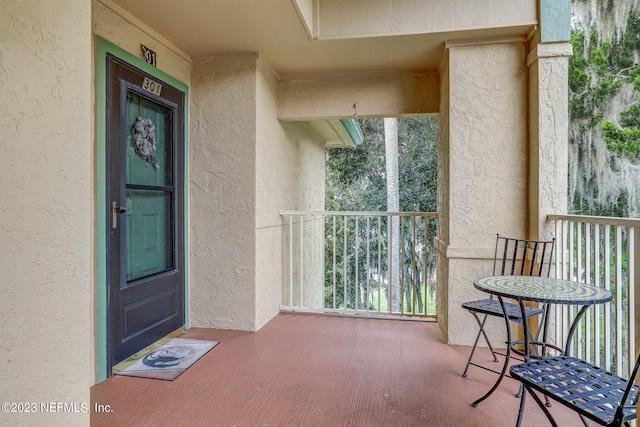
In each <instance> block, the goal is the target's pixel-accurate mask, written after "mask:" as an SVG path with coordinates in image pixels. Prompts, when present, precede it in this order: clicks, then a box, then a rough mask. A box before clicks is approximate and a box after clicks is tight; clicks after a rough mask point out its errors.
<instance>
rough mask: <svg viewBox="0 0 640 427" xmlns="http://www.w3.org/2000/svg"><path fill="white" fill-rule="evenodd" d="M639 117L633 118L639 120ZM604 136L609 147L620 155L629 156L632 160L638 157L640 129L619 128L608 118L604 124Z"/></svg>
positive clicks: (639, 151)
mask: <svg viewBox="0 0 640 427" xmlns="http://www.w3.org/2000/svg"><path fill="white" fill-rule="evenodd" d="M638 119H639V117H634V118H633V119H632V120H633V121H637V120H638ZM602 137H603V138H604V141H605V144H606V145H607V149H608V150H609V151H611V152H613V153H615V154H617V155H618V156H624V157H628V158H630V159H632V160H635V159H637V158H638V154H639V153H640V129H638V128H637V127H635V128H633V129H624V128H619V127H617V126H616V125H614V124H613V123H611V122H610V121H608V120H605V121H604V123H603V124H602Z"/></svg>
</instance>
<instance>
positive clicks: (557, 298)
mask: <svg viewBox="0 0 640 427" xmlns="http://www.w3.org/2000/svg"><path fill="white" fill-rule="evenodd" d="M474 286H475V287H476V288H478V289H480V290H481V291H485V292H489V293H491V294H494V295H499V296H502V297H507V298H515V299H521V300H524V301H536V302H546V303H553V304H575V305H585V304H601V303H605V302H608V301H611V299H612V298H613V296H612V294H611V292H610V291H608V290H607V289H604V288H599V287H597V286H593V285H587V284H586V283H580V282H573V281H570V280H560V279H553V278H547V277H534V276H490V277H483V278H481V279H476V280H475V281H474Z"/></svg>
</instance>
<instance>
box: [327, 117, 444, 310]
mask: <svg viewBox="0 0 640 427" xmlns="http://www.w3.org/2000/svg"><path fill="white" fill-rule="evenodd" d="M358 122H359V125H360V127H361V129H362V133H363V135H364V142H363V143H362V144H361V145H359V146H357V147H354V148H350V149H343V148H334V149H328V150H327V155H326V182H325V191H326V195H325V196H326V197H325V203H326V205H325V209H326V210H329V211H400V212H435V211H436V200H437V197H436V189H437V152H438V118H437V117H420V118H401V119H398V120H397V129H398V130H397V133H398V144H397V150H398V156H397V159H398V168H397V169H398V183H399V186H398V195H399V196H398V206H399V209H398V208H396V209H392V208H391V207H390V206H389V205H388V202H387V171H386V161H385V129H384V120H383V119H362V120H359V121H358ZM343 222H344V221H343V219H342V218H340V217H339V218H337V220H336V226H337V228H338V232H337V237H336V242H335V243H336V244H337V247H343V246H342V245H344V239H343V238H341V237H340V236H342V235H343V232H344V231H345V229H346V230H347V234H348V235H352V234H351V233H353V232H354V230H355V223H349V224H344V223H343ZM332 226H333V225H332V224H327V228H326V230H327V233H326V242H327V245H326V246H325V248H326V256H325V257H326V259H327V260H331V264H333V256H334V255H335V256H336V264H337V265H338V267H337V268H336V271H335V273H336V281H337V286H336V288H337V290H336V292H337V295H336V298H337V299H338V300H339V301H340V302H341V303H342V304H344V305H345V306H346V307H355V306H356V304H357V306H358V307H363V306H364V304H365V303H366V302H365V301H367V299H366V297H367V295H366V293H364V292H361V291H360V289H357V288H356V289H351V288H349V287H348V286H347V287H346V293H347V295H342V294H343V293H344V290H345V286H343V285H344V283H345V280H347V279H348V278H353V277H355V275H356V274H355V269H356V268H357V269H358V277H359V278H361V279H363V278H366V277H368V276H367V275H369V274H371V271H367V267H366V263H364V262H361V263H360V264H359V265H357V266H356V263H355V262H354V260H353V259H347V260H343V259H342V258H343V251H339V253H337V254H333V253H331V251H332V248H333V243H334V242H333V233H332V232H330V230H331V229H332ZM404 226H405V230H406V231H410V227H413V225H412V224H405V225H404ZM375 227H377V225H376V226H375ZM416 228H417V229H418V230H419V231H418V236H417V241H416V242H415V248H414V247H409V246H407V245H409V243H407V242H404V243H405V248H404V253H405V260H404V262H395V261H394V262H393V263H392V264H395V265H397V266H398V265H404V266H405V271H404V277H405V283H411V281H412V280H413V278H414V275H415V276H419V278H418V279H417V280H416V282H417V283H419V284H420V285H421V284H422V283H424V282H425V276H424V274H425V269H426V268H425V267H424V266H420V267H415V266H412V264H411V262H410V261H409V262H407V260H408V259H410V257H411V253H412V251H414V250H415V251H422V252H421V253H420V254H419V256H418V258H419V259H420V262H421V263H422V264H424V261H423V260H424V257H425V254H424V252H423V248H424V244H425V241H424V235H425V230H424V229H425V228H427V229H428V233H429V234H428V235H430V236H434V235H435V228H436V224H435V221H430V222H429V223H428V224H418V225H417V227H416ZM400 233H402V229H401V231H400ZM387 235H388V232H387V224H386V223H382V224H381V229H380V230H378V229H377V228H376V229H375V232H371V233H370V234H369V236H368V237H369V238H370V240H371V242H372V244H371V256H372V257H373V258H375V259H376V260H377V257H378V253H377V248H378V244H379V246H380V247H381V251H382V253H383V254H386V253H387V252H388V249H389V248H388V244H389V242H388V241H387ZM394 235H395V236H396V237H397V236H399V233H398V232H395V234H394ZM378 236H382V237H381V238H379V237H378ZM366 238H367V236H366V235H365V234H364V233H363V231H362V227H361V229H360V238H359V241H360V245H361V247H360V249H359V253H361V254H362V253H365V248H364V247H363V246H362V245H363V242H365V241H366ZM426 243H428V244H429V245H432V243H433V242H432V241H429V242H426ZM347 246H348V250H347V251H346V252H347V253H349V254H353V253H355V239H354V240H349V241H348V242H347ZM385 256H386V255H385ZM381 261H382V265H381V266H380V269H381V271H380V273H381V274H383V275H386V274H387V270H388V261H389V260H388V258H386V259H385V258H382V260H381ZM434 264H435V251H434V250H432V249H429V251H428V265H429V268H430V271H433V265H434ZM345 272H346V276H347V277H343V276H344V275H345ZM333 273H334V272H333V271H331V270H330V269H327V270H326V284H327V292H326V295H327V298H326V301H327V303H329V302H331V303H332V300H333V286H332V282H333ZM369 277H370V278H371V279H372V282H376V281H378V280H379V278H378V277H372V276H369ZM394 277H395V278H399V274H398V273H397V272H396V273H394ZM434 279H435V278H431V277H430V278H429V280H428V283H429V291H430V292H431V294H432V295H433V292H434V291H435V280H434ZM376 283H377V282H376ZM385 286H386V285H385ZM385 286H382V287H383V288H385ZM425 291H426V290H425V289H424V288H423V287H422V288H420V287H419V288H418V289H417V290H416V295H415V297H416V302H417V310H419V312H424V311H422V310H424V307H423V306H422V301H423V292H425ZM385 292H386V288H385ZM363 297H364V298H363ZM413 297H414V295H413V294H412V293H409V292H407V293H405V299H406V301H407V302H406V303H407V307H411V306H412V304H411V299H412V298H413ZM356 300H357V301H358V302H356ZM396 301H399V298H396ZM371 308H374V307H371Z"/></svg>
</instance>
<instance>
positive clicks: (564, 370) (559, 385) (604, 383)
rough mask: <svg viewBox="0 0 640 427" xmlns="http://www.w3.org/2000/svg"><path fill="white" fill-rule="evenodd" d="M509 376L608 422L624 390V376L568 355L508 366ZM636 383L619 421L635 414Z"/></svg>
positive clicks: (598, 419)
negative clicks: (509, 367)
mask: <svg viewBox="0 0 640 427" xmlns="http://www.w3.org/2000/svg"><path fill="white" fill-rule="evenodd" d="M510 371H511V376H512V377H513V378H515V379H517V380H518V381H521V382H522V383H523V384H524V385H525V386H528V387H530V388H532V389H533V390H537V391H539V392H541V393H543V394H545V395H547V396H549V397H551V398H552V399H554V400H556V401H558V402H559V403H561V404H563V405H565V406H567V407H569V408H571V409H573V410H574V411H576V412H578V413H580V414H582V415H583V416H585V417H587V418H589V419H591V420H593V421H595V422H597V423H600V424H602V425H605V426H606V425H609V424H611V423H612V422H613V420H614V416H615V414H616V409H617V408H618V406H620V400H621V399H622V396H623V394H624V392H625V389H626V387H627V385H628V384H629V383H628V381H627V380H625V379H623V378H621V377H619V376H617V375H614V374H612V373H610V372H607V371H605V370H604V369H602V368H599V367H597V366H594V365H592V364H590V363H587V362H585V361H583V360H580V359H576V358H573V357H568V356H558V357H549V358H544V359H540V360H536V361H532V362H528V363H522V364H520V365H515V366H512V367H511V369H510ZM637 393H638V386H637V385H636V384H634V385H633V387H632V389H631V392H630V393H629V398H628V403H629V404H628V405H625V407H624V410H623V414H622V420H621V421H622V422H626V421H629V420H632V419H635V418H636V406H635V404H633V403H632V402H634V401H635V398H636V395H637Z"/></svg>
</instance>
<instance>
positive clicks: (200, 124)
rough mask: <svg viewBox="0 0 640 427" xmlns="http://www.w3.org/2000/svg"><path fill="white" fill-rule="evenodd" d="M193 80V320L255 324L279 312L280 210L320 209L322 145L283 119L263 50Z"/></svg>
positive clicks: (223, 61) (220, 60) (203, 65)
mask: <svg viewBox="0 0 640 427" xmlns="http://www.w3.org/2000/svg"><path fill="white" fill-rule="evenodd" d="M191 82H192V94H193V96H192V105H191V112H192V115H191V120H192V121H191V132H190V133H191V144H190V171H191V173H190V177H189V180H190V187H191V188H190V196H191V200H190V212H191V230H190V231H191V255H192V256H191V270H190V271H191V275H190V277H191V280H190V283H191V288H190V292H191V321H192V326H203V327H216V328H227V329H238V330H249V331H255V330H257V329H259V328H260V327H262V326H263V325H264V324H265V323H266V322H268V321H269V320H271V319H272V318H273V317H274V316H275V315H276V314H277V313H278V311H279V304H280V297H281V292H282V291H281V286H282V256H283V254H282V249H281V248H282V239H283V238H282V221H281V219H280V215H279V212H280V210H290V209H320V208H321V207H322V206H321V205H322V203H323V200H324V198H323V197H324V147H323V146H322V144H321V143H320V142H319V141H318V140H317V139H315V138H314V137H313V136H312V134H311V133H310V132H309V130H308V129H307V128H306V127H305V126H304V125H303V124H302V123H294V122H289V123H281V122H279V121H278V119H277V92H278V81H277V79H276V78H275V77H274V76H273V74H272V73H271V71H270V68H269V67H268V65H267V64H265V63H263V62H262V60H261V59H260V57H259V56H258V55H257V54H238V55H227V56H221V57H214V58H203V59H199V60H197V61H196V64H195V65H194V71H193V74H192V78H191Z"/></svg>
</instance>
